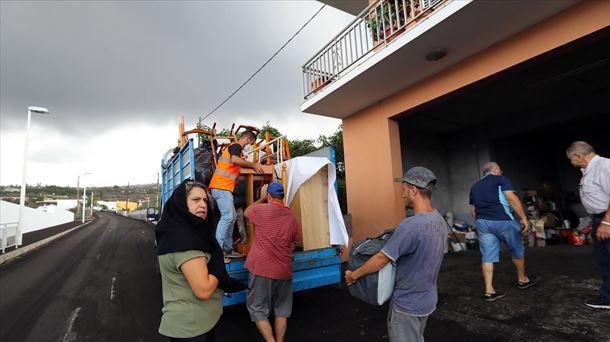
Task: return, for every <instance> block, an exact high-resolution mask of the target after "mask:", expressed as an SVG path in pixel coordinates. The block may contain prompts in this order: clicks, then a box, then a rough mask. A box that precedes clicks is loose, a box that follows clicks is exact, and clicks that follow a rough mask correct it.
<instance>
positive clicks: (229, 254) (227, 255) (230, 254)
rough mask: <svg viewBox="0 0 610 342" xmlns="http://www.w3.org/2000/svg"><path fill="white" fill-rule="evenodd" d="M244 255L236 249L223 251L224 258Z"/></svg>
mask: <svg viewBox="0 0 610 342" xmlns="http://www.w3.org/2000/svg"><path fill="white" fill-rule="evenodd" d="M243 256H244V255H243V254H241V253H239V252H238V251H231V252H228V253H227V252H225V258H241V257H243Z"/></svg>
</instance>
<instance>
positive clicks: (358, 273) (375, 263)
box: [345, 252, 391, 285]
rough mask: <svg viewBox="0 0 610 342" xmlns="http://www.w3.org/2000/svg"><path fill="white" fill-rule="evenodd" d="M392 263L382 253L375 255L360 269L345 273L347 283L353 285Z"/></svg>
mask: <svg viewBox="0 0 610 342" xmlns="http://www.w3.org/2000/svg"><path fill="white" fill-rule="evenodd" d="M390 261H391V260H390V258H388V257H387V256H386V255H385V254H383V253H382V252H379V253H377V254H375V255H373V256H372V257H371V258H370V259H369V260H368V261H367V262H365V263H364V265H362V266H360V267H358V268H357V269H355V270H353V271H345V282H346V283H347V285H352V284H353V283H355V282H356V280H358V279H359V278H362V277H364V276H365V275H367V274H371V273H374V272H377V271H379V270H380V269H382V268H383V266H385V265H386V264H387V263H388V262H390Z"/></svg>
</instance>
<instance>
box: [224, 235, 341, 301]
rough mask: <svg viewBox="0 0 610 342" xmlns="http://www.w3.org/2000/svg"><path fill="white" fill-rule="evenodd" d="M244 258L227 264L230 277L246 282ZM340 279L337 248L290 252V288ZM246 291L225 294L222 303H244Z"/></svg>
mask: <svg viewBox="0 0 610 342" xmlns="http://www.w3.org/2000/svg"><path fill="white" fill-rule="evenodd" d="M244 262H245V259H242V260H236V261H232V262H231V263H229V264H227V271H228V272H229V275H230V276H231V277H232V278H235V279H238V280H241V281H243V282H245V283H248V270H247V269H245V268H244ZM340 281H341V257H340V256H339V249H338V248H335V247H329V248H324V249H316V250H311V251H306V252H304V251H298V252H294V253H293V254H292V290H293V291H294V292H297V291H303V290H307V289H312V288H315V287H320V286H326V285H333V284H338V283H339V282H340ZM246 295H247V291H242V292H238V293H233V294H231V296H230V297H229V295H227V294H225V297H224V301H223V304H224V306H229V305H233V304H239V303H244V302H245V301H246Z"/></svg>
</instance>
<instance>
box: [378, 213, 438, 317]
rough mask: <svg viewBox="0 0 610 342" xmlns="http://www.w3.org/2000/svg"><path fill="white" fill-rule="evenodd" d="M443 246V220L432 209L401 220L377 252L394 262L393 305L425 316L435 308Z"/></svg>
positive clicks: (401, 309)
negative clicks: (379, 251)
mask: <svg viewBox="0 0 610 342" xmlns="http://www.w3.org/2000/svg"><path fill="white" fill-rule="evenodd" d="M446 247H447V223H445V220H444V219H443V217H442V216H441V214H439V213H438V211H436V210H434V211H433V212H429V213H418V214H417V215H415V216H412V217H409V218H407V219H405V220H404V221H402V222H401V223H400V225H399V226H398V228H396V230H395V231H394V234H393V235H392V237H391V238H390V240H389V241H388V242H387V243H386V245H385V246H384V247H383V249H382V250H381V252H382V253H383V254H385V255H386V256H387V257H388V258H390V259H391V260H392V261H394V262H395V263H396V282H395V284H394V293H393V294H392V301H393V302H394V305H396V307H397V309H399V310H400V311H403V312H405V313H407V314H410V315H414V316H427V315H429V314H431V313H432V312H433V311H434V309H436V302H437V300H438V293H437V289H436V279H437V277H438V271H439V269H440V267H441V262H442V261H443V255H444V254H445V249H446Z"/></svg>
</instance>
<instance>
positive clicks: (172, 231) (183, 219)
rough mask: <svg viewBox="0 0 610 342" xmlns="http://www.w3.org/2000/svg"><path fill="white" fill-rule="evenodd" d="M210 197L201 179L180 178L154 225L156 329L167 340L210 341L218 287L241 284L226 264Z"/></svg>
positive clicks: (218, 304)
mask: <svg viewBox="0 0 610 342" xmlns="http://www.w3.org/2000/svg"><path fill="white" fill-rule="evenodd" d="M209 198H210V196H209V195H208V190H207V188H206V186H205V185H203V184H202V183H199V182H193V181H189V180H187V181H184V182H182V184H180V185H179V186H178V187H177V188H176V189H175V190H174V192H173V194H172V196H171V197H170V198H169V200H168V201H167V202H166V204H165V206H164V208H163V213H162V215H161V220H160V221H159V223H158V224H157V227H156V228H155V237H156V240H157V255H158V257H159V269H160V271H161V281H162V287H163V310H162V312H163V316H162V317H161V325H160V326H159V333H160V334H161V335H164V336H167V337H168V338H169V339H170V341H172V342H174V341H189V342H200V341H201V342H203V341H205V342H209V341H214V335H215V329H214V327H215V326H216V323H217V322H218V320H219V319H220V315H221V314H222V298H223V292H227V293H231V292H237V291H241V290H243V289H245V285H244V284H243V283H241V282H238V281H236V280H234V279H231V278H229V275H228V273H227V270H226V268H225V264H224V256H223V253H222V249H221V247H220V245H219V244H218V242H217V241H216V238H215V230H216V229H215V228H216V227H215V223H216V222H217V221H216V220H214V219H212V218H211V217H210V216H211V215H210V211H212V210H211V207H210V202H209ZM223 290H224V291H223Z"/></svg>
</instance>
